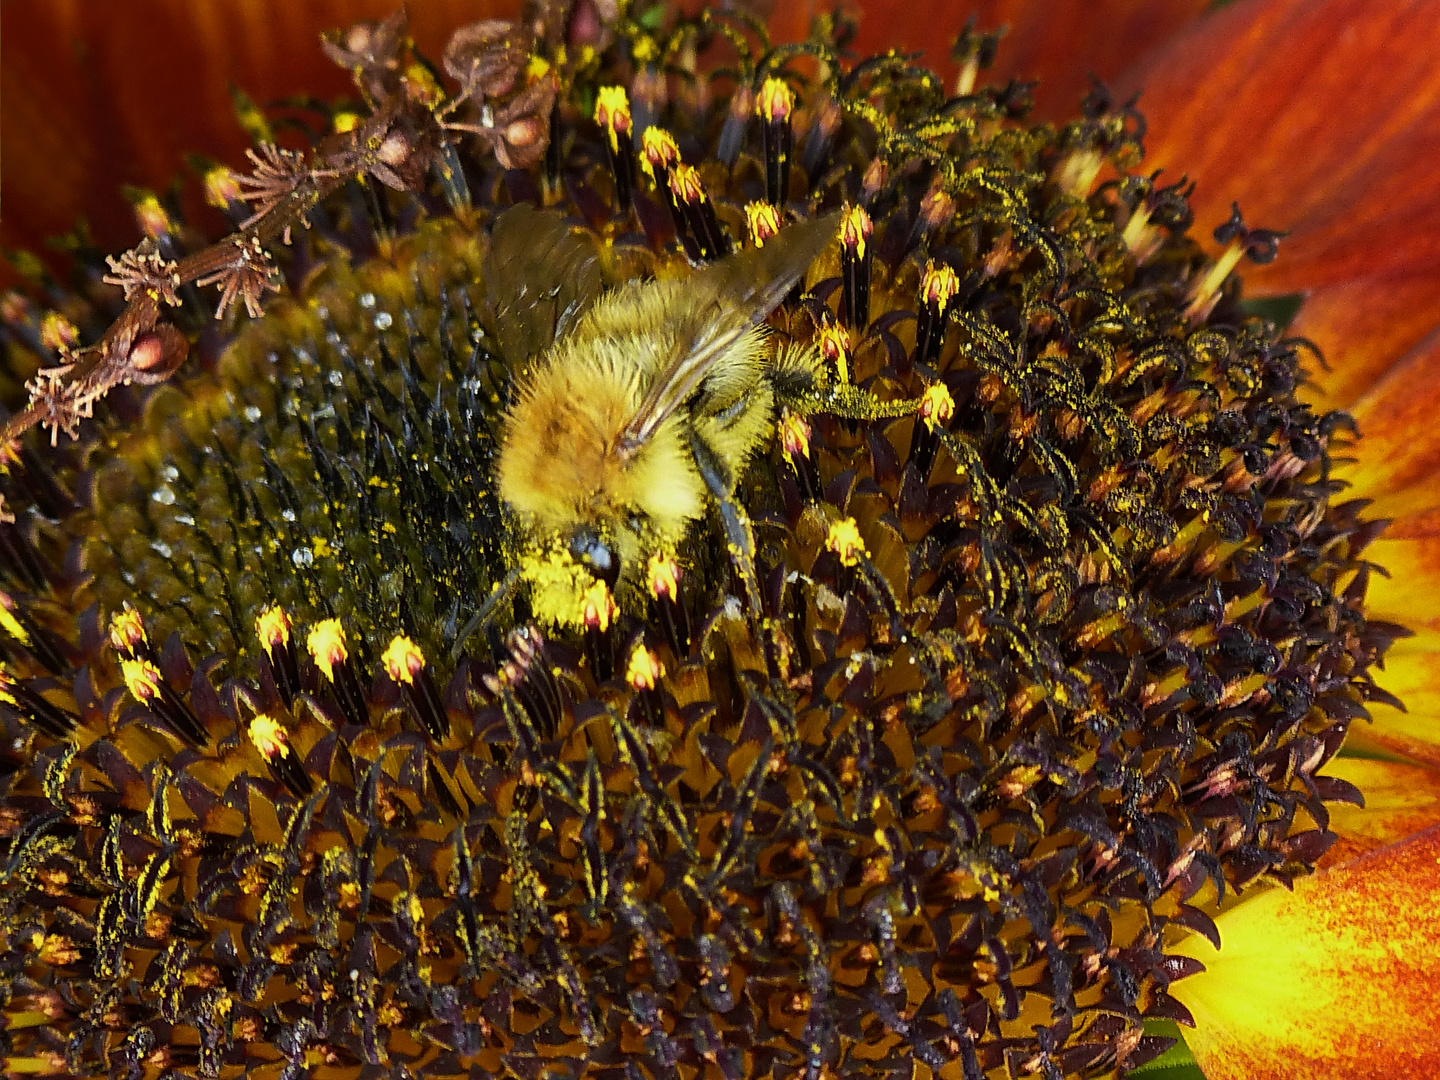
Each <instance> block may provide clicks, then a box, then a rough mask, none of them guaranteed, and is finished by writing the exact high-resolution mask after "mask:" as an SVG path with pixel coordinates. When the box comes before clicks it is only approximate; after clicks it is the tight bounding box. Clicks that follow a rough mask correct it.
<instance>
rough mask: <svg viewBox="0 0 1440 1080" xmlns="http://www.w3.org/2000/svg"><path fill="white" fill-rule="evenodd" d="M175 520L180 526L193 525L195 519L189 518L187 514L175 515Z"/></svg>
mask: <svg viewBox="0 0 1440 1080" xmlns="http://www.w3.org/2000/svg"><path fill="white" fill-rule="evenodd" d="M175 520H176V521H177V522H179V523H180V524H181V525H194V524H195V519H194V518H193V517H191V516H190V515H189V514H176V515H175Z"/></svg>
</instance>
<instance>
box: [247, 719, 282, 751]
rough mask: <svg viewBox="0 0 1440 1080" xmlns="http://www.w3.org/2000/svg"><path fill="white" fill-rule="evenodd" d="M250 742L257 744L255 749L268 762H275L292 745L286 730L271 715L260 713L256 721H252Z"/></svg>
mask: <svg viewBox="0 0 1440 1080" xmlns="http://www.w3.org/2000/svg"><path fill="white" fill-rule="evenodd" d="M249 734H250V741H251V742H253V743H254V744H255V749H257V750H259V751H260V755H261V757H263V758H264V759H265V760H266V761H274V760H275V759H276V758H278V757H279V756H281V755H282V754H284V753H285V751H286V749H287V748H288V747H289V745H290V739H289V737H288V736H287V735H286V734H285V729H284V728H283V727H281V726H280V721H278V720H276V719H275V718H274V717H273V716H271V715H270V714H269V713H258V714H256V716H255V719H253V720H251V721H250V728H249Z"/></svg>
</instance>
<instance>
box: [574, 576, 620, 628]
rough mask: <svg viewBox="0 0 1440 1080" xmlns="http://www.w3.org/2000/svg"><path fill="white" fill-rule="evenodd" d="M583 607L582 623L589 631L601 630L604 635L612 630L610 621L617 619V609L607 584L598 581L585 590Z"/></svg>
mask: <svg viewBox="0 0 1440 1080" xmlns="http://www.w3.org/2000/svg"><path fill="white" fill-rule="evenodd" d="M581 607H582V608H583V610H584V615H583V616H582V617H581V621H582V622H583V623H584V625H585V627H586V628H587V629H590V630H599V631H600V632H602V633H603V632H605V631H606V630H609V629H610V620H611V619H613V618H614V617H615V612H616V610H617V609H616V607H615V601H614V600H613V599H612V598H611V596H610V589H609V587H608V586H606V584H605V582H603V581H599V580H596V581H595V583H594V584H593V585H591V586H590V588H588V589H586V590H585V595H584V596H583V597H582V598H581Z"/></svg>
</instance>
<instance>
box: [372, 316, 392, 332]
mask: <svg viewBox="0 0 1440 1080" xmlns="http://www.w3.org/2000/svg"><path fill="white" fill-rule="evenodd" d="M394 321H395V320H394V319H392V318H390V313H389V312H388V311H382V312H380V314H379V315H376V316H375V329H376V330H389V329H390V324H391V323H392V322H394Z"/></svg>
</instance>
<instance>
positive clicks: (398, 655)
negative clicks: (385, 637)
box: [380, 634, 425, 686]
mask: <svg viewBox="0 0 1440 1080" xmlns="http://www.w3.org/2000/svg"><path fill="white" fill-rule="evenodd" d="M380 663H381V664H383V665H384V667H385V674H387V675H389V676H390V678H391V680H392V681H394V682H396V683H403V684H405V685H406V686H409V685H410V684H411V683H413V682H414V681H415V676H417V675H419V674H420V672H422V671H424V670H425V654H424V653H422V652H421V651H420V646H418V645H416V644H415V642H413V641H411V640H410V639H409V638H408V637H406V636H405V635H404V634H396V635H395V637H394V638H393V639H391V641H390V644H389V645H388V646H386V648H385V652H384V653H383V654H382V655H381V657H380Z"/></svg>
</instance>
